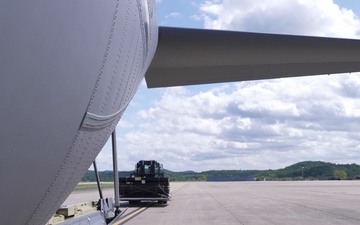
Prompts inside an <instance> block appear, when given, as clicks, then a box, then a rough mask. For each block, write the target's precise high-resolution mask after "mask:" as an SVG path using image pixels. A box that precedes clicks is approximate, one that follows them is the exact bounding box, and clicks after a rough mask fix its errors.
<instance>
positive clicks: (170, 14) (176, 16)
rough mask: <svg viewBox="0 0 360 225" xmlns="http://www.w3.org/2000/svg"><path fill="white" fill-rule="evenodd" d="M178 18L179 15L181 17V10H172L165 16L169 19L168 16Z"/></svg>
mask: <svg viewBox="0 0 360 225" xmlns="http://www.w3.org/2000/svg"><path fill="white" fill-rule="evenodd" d="M171 17H172V18H178V17H181V13H179V12H172V13H169V14H168V15H166V16H165V19H168V18H171Z"/></svg>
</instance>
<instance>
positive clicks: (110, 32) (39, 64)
mask: <svg viewBox="0 0 360 225" xmlns="http://www.w3.org/2000/svg"><path fill="white" fill-rule="evenodd" d="M155 4H156V1H155V0H106V1H99V0H77V1H74V0H62V1H48V0H34V1H25V0H4V1H2V2H1V3H0V49H1V51H0V57H1V58H0V63H1V65H0V74H1V82H0V103H1V107H0V125H1V128H0V149H1V150H0V151H1V157H0V179H1V185H0V199H1V201H2V205H3V207H2V208H1V210H0V223H1V224H34V225H39V224H45V223H46V222H47V220H48V219H49V218H50V217H51V216H52V214H53V213H54V212H55V211H56V209H57V208H58V207H59V206H60V205H61V204H62V202H63V201H64V200H65V199H66V197H67V196H68V195H69V194H70V193H71V191H72V190H73V189H74V187H75V185H76V184H77V183H78V182H79V180H80V179H81V177H82V176H83V174H84V172H85V171H86V170H87V169H88V168H89V166H90V165H91V163H92V162H93V161H94V159H95V158H96V156H97V155H98V153H99V152H100V150H101V149H102V147H103V146H104V144H105V142H106V141H107V140H108V138H109V136H110V135H111V133H112V131H113V130H114V128H115V126H116V124H117V122H118V121H119V119H120V118H121V116H122V114H123V112H124V110H125V109H126V107H127V105H128V104H129V101H130V100H131V99H132V97H133V96H134V94H135V92H136V90H137V88H138V86H139V84H140V82H141V80H142V78H143V76H144V74H145V72H146V70H147V68H148V67H149V64H150V62H151V60H152V58H153V55H154V53H155V50H156V45H157V40H158V27H157V18H156V9H155V7H156V5H155Z"/></svg>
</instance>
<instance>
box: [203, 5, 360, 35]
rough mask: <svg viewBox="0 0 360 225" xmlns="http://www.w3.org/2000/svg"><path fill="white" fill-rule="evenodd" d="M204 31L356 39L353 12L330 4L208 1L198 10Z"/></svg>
mask: <svg viewBox="0 0 360 225" xmlns="http://www.w3.org/2000/svg"><path fill="white" fill-rule="evenodd" d="M200 12H201V13H200V14H199V15H198V16H200V17H202V18H203V19H204V22H205V27H206V28H212V29H225V30H243V31H253V32H268V33H286V34H307V35H315V36H336V37H359V34H360V22H359V18H358V16H357V15H356V14H354V12H353V11H351V10H349V9H345V8H340V7H339V6H338V5H336V4H334V3H333V1H332V0H293V1H288V0H266V1H252V0H223V1H218V0H209V1H205V2H204V3H203V4H202V5H201V6H200Z"/></svg>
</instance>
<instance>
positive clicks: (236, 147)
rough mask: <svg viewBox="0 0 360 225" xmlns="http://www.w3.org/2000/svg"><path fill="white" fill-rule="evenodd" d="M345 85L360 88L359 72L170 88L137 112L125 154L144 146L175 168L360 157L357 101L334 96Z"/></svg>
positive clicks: (240, 166) (253, 165)
mask: <svg viewBox="0 0 360 225" xmlns="http://www.w3.org/2000/svg"><path fill="white" fill-rule="evenodd" d="M334 83H336V84H337V85H334ZM349 83H351V86H352V88H353V89H360V77H359V75H356V74H354V75H345V76H344V75H335V76H319V77H313V78H296V79H278V80H271V81H261V82H259V81H252V82H241V83H236V84H233V85H226V86H224V87H221V88H214V89H211V90H208V91H205V92H200V93H195V94H193V93H191V92H190V91H189V90H188V89H187V88H183V87H180V88H169V89H167V90H166V91H165V93H164V94H163V95H162V97H161V99H160V100H159V101H157V102H156V103H155V104H154V105H153V106H152V107H151V108H148V109H143V110H141V111H139V112H138V116H139V117H138V118H139V122H140V123H141V128H140V129H139V130H137V131H136V132H130V133H128V134H126V135H125V142H126V143H127V144H126V145H127V146H128V148H129V149H131V150H129V154H130V158H131V157H133V158H134V159H135V158H136V157H138V156H139V155H141V154H143V153H144V152H146V154H148V155H149V156H152V157H154V158H156V159H158V160H159V161H163V162H164V163H165V164H166V165H167V167H168V168H169V169H173V170H186V169H197V170H207V169H214V168H221V169H244V168H247V169H249V168H252V169H253V168H258V169H260V168H261V169H266V168H274V167H275V168H278V167H279V166H286V165H289V163H295V162H298V161H301V160H311V159H316V160H327V161H329V160H330V161H334V160H335V161H337V162H342V161H344V160H345V161H349V159H351V160H353V161H355V162H360V153H357V151H356V149H357V148H358V147H359V146H360V139H359V137H360V135H359V134H358V133H359V131H360V127H358V126H357V125H356V122H357V121H358V120H359V118H360V114H359V110H360V102H359V101H357V99H356V98H353V97H352V95H350V96H348V95H347V94H345V95H339V94H338V93H339V92H342V90H344V89H347V85H348V84H349ZM139 146H141V147H140V148H139ZM150 158H151V157H150ZM135 161H136V160H135ZM353 161H351V162H353ZM172 162H176V163H172Z"/></svg>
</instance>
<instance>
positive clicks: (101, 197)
mask: <svg viewBox="0 0 360 225" xmlns="http://www.w3.org/2000/svg"><path fill="white" fill-rule="evenodd" d="M93 166H94V171H95V177H96V183H97V188H98V191H99V195H100V199H103V194H102V190H101V186H100V177H99V172H98V170H97V167H96V162H95V161H94V162H93Z"/></svg>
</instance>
